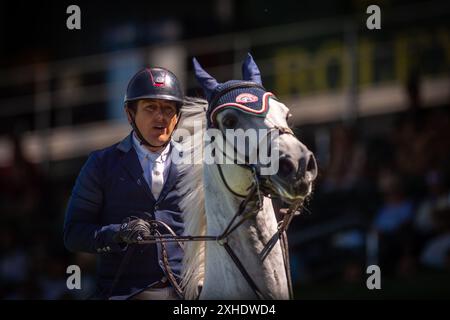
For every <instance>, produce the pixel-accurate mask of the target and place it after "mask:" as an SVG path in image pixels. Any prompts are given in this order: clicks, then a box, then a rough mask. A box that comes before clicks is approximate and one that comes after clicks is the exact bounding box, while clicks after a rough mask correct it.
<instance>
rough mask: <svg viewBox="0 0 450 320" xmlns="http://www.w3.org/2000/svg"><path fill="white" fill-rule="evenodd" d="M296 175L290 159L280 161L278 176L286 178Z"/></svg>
mask: <svg viewBox="0 0 450 320" xmlns="http://www.w3.org/2000/svg"><path fill="white" fill-rule="evenodd" d="M294 173H295V165H294V163H293V162H292V161H291V160H290V159H287V158H282V159H280V163H279V171H278V174H279V175H280V176H281V177H284V178H286V177H289V176H291V175H294Z"/></svg>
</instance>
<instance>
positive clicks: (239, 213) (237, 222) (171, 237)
mask: <svg viewBox="0 0 450 320" xmlns="http://www.w3.org/2000/svg"><path fill="white" fill-rule="evenodd" d="M274 131H277V132H278V133H279V134H280V135H281V134H291V135H294V133H293V131H292V130H291V129H290V128H289V127H281V126H275V125H274V126H273V127H271V128H269V130H268V132H267V136H268V135H269V134H271V132H274ZM267 136H266V138H267ZM222 152H223V151H222ZM238 165H239V166H241V167H243V168H246V169H248V170H250V171H251V175H252V184H251V185H250V187H249V188H248V189H247V190H248V194H247V195H241V194H239V193H238V192H236V191H235V190H233V189H232V188H231V187H230V186H229V184H228V183H227V181H226V179H225V177H224V175H223V172H222V169H221V167H220V164H216V166H217V168H218V171H219V173H220V176H221V179H222V181H223V183H224V185H225V186H226V188H227V189H228V190H229V191H230V192H231V193H232V194H233V195H235V196H237V197H241V198H243V200H242V201H241V202H240V204H239V207H238V209H237V210H236V212H235V214H234V215H233V217H232V218H231V220H230V221H229V223H228V224H227V226H226V227H225V229H224V231H223V232H222V233H221V234H219V235H194V236H192V235H176V234H175V232H174V231H173V230H172V229H171V228H170V226H168V225H167V224H165V223H164V222H162V221H158V220H147V221H148V222H149V224H150V228H151V236H148V237H145V238H144V239H143V240H142V241H140V242H139V243H138V244H158V243H159V244H160V247H161V256H162V258H163V259H162V265H161V267H162V268H163V269H164V270H165V271H166V275H167V278H168V280H169V281H170V283H171V284H172V286H173V287H174V289H175V291H176V292H177V294H178V295H179V296H180V298H183V290H182V288H181V286H180V285H179V284H178V282H177V280H176V278H175V275H174V273H173V272H172V270H171V268H170V266H169V261H168V256H167V249H166V243H171V242H176V243H178V245H179V246H180V247H181V248H183V247H184V242H190V241H215V242H217V243H218V244H219V245H220V246H222V247H223V248H224V249H225V251H226V252H227V254H228V255H229V256H230V258H231V259H232V261H233V262H234V264H235V265H236V267H237V268H238V269H239V271H240V273H241V274H242V276H243V277H244V279H245V280H246V282H247V283H248V285H249V286H250V288H251V289H252V290H253V292H254V293H255V295H256V296H257V297H258V298H259V299H269V298H270V297H267V296H266V295H265V294H264V293H263V292H261V290H260V289H259V288H258V286H257V284H256V283H255V281H254V280H253V279H252V277H251V276H250V274H249V273H248V271H247V270H246V268H245V267H244V265H243V263H242V262H241V260H240V259H239V258H238V256H237V255H236V253H235V252H234V250H233V249H232V248H231V246H230V245H229V244H228V237H229V236H230V235H231V234H232V233H233V232H234V231H235V230H236V229H237V228H238V227H239V226H241V225H242V224H243V223H244V222H246V221H247V220H249V219H250V218H252V217H256V215H257V214H258V212H259V211H261V209H262V208H263V198H264V196H265V195H267V196H270V195H268V194H265V193H264V192H263V191H262V190H261V186H260V182H261V176H260V174H259V173H258V171H257V168H256V166H254V165H252V164H249V163H244V164H238ZM249 203H255V205H254V207H252V208H250V209H248V208H247V207H248V205H249ZM302 204H303V198H300V199H299V200H296V201H294V202H292V203H291V204H290V207H289V208H288V210H287V211H286V213H285V214H284V215H283V218H282V219H281V220H280V221H279V222H278V226H277V231H276V232H275V233H274V234H273V235H272V237H271V238H270V240H269V241H268V242H267V244H266V245H265V246H264V248H263V250H262V251H261V252H260V254H259V258H260V260H261V261H264V260H265V258H266V257H267V256H268V255H269V253H270V252H271V250H272V249H273V247H274V246H275V245H276V243H277V241H278V240H280V239H281V242H280V244H281V250H282V255H283V261H284V267H285V272H286V277H287V282H288V289H289V297H290V299H292V298H293V288H292V279H291V272H290V267H289V252H288V241H287V234H286V232H287V229H288V227H289V225H290V223H291V221H292V218H293V217H294V216H295V215H296V213H297V211H298V209H299V208H300V206H301V205H302ZM158 227H161V228H163V229H165V230H167V232H168V233H167V234H163V233H161V232H160V231H159V230H158ZM126 257H127V256H125V258H124V260H126ZM121 267H122V265H121V266H120V267H119V271H118V272H117V274H116V276H115V280H114V284H115V283H116V282H117V280H118V277H120V274H121V269H122V268H121ZM111 291H112V290H111Z"/></svg>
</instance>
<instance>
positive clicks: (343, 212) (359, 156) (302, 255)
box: [291, 95, 450, 283]
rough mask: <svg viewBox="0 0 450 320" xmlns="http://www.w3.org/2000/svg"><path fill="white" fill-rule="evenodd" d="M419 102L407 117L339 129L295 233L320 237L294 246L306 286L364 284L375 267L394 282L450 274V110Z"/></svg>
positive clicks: (403, 114)
mask: <svg viewBox="0 0 450 320" xmlns="http://www.w3.org/2000/svg"><path fill="white" fill-rule="evenodd" d="M411 97H412V99H411V101H412V103H411V106H410V108H409V109H408V110H407V111H405V112H401V113H397V114H395V115H387V116H383V117H380V118H379V119H366V120H359V121H358V122H356V123H350V124H348V125H345V124H342V123H339V124H335V125H332V126H331V128H330V131H331V135H330V137H331V138H330V148H329V150H330V152H329V156H328V157H327V158H328V161H326V162H325V161H322V165H321V166H320V165H319V167H321V170H322V171H321V175H320V177H319V181H318V182H317V186H316V190H315V193H314V195H313V198H312V201H311V202H310V203H309V204H308V205H307V209H308V210H305V211H304V214H303V215H302V216H301V217H300V218H299V219H298V221H296V223H295V224H294V226H293V230H291V232H292V237H293V238H295V235H301V234H306V233H308V232H309V231H311V230H312V232H309V233H310V234H311V236H310V237H309V238H305V239H303V240H301V241H298V242H295V241H294V243H293V244H294V248H293V252H294V255H293V257H294V264H295V266H296V268H294V276H295V278H296V279H297V280H298V281H303V283H305V282H308V281H309V282H314V281H320V280H323V279H325V280H328V279H330V278H340V279H341V280H344V281H349V282H352V281H353V282H355V281H361V278H362V277H363V276H364V277H365V270H366V267H367V266H368V265H371V264H377V265H379V266H380V268H381V270H382V272H383V274H384V275H387V276H389V277H393V278H404V277H414V276H415V275H417V274H418V273H420V272H424V271H425V272H439V271H442V272H448V271H450V152H449V150H450V108H449V106H448V105H447V106H440V107H438V108H430V109H425V108H421V107H420V104H419V103H418V102H417V99H416V97H415V96H414V95H411ZM316 147H317V146H316ZM319 161H320V159H319ZM310 212H311V214H310ZM317 226H320V228H316V227H317Z"/></svg>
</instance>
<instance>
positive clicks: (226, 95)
mask: <svg viewBox="0 0 450 320" xmlns="http://www.w3.org/2000/svg"><path fill="white" fill-rule="evenodd" d="M193 63H194V69H195V75H196V77H197V80H198V82H199V83H200V85H201V86H202V88H203V90H204V92H205V95H206V99H207V100H208V105H209V107H208V110H207V112H206V115H207V120H208V127H215V117H216V115H217V113H218V111H220V110H222V109H223V108H236V109H238V110H240V111H243V112H246V113H251V114H253V115H256V116H262V117H264V116H265V115H266V113H267V110H268V98H269V97H270V96H272V94H271V93H269V92H267V91H266V89H264V87H263V86H262V82H261V75H260V72H259V69H258V67H257V65H256V63H255V62H254V61H253V58H252V56H251V55H250V54H248V55H247V59H246V60H245V61H244V63H243V65H242V73H243V78H244V81H242V80H229V81H227V82H224V83H218V82H217V80H216V79H214V78H213V77H212V76H210V75H209V74H208V73H207V72H206V71H205V70H203V68H202V67H201V66H200V64H199V63H198V61H197V60H196V59H195V58H194V60H193Z"/></svg>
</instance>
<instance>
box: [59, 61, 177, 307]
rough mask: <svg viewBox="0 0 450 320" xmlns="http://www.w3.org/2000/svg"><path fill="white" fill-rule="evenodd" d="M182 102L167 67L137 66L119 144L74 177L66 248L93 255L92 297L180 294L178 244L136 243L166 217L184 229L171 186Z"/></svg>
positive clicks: (96, 156)
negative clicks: (126, 132)
mask: <svg viewBox="0 0 450 320" xmlns="http://www.w3.org/2000/svg"><path fill="white" fill-rule="evenodd" d="M183 100H184V97H183V94H182V90H181V87H180V84H179V81H178V79H177V77H176V76H175V75H174V74H173V73H172V72H170V71H169V70H167V69H164V68H146V69H143V70H141V71H139V72H137V73H136V74H135V75H134V76H133V78H132V79H131V80H130V82H129V84H128V87H127V91H126V95H125V101H124V107H125V112H126V114H127V117H128V121H129V123H130V125H131V126H132V128H133V130H132V131H131V133H130V134H129V135H128V136H127V137H126V138H125V139H123V140H122V141H121V142H119V143H116V144H114V145H112V146H110V147H108V148H105V149H102V150H98V151H95V152H93V153H91V154H90V156H89V158H88V160H87V162H86V163H85V165H84V167H83V168H82V169H81V172H80V174H79V176H78V178H77V181H76V184H75V186H74V188H73V191H72V196H71V199H70V201H69V204H68V207H67V211H66V218H65V223H64V243H65V246H66V248H67V249H69V250H70V251H73V252H88V253H95V254H97V257H98V265H97V291H96V293H95V295H94V297H96V298H100V299H105V298H112V299H114V298H116V299H118V298H133V299H170V298H176V297H177V295H176V291H175V290H174V287H175V288H176V287H177V282H178V283H179V280H180V272H181V260H182V256H183V252H182V249H181V248H180V247H178V246H177V245H176V244H174V243H167V244H166V246H165V248H166V249H167V250H166V251H167V256H166V255H162V254H161V250H159V249H161V247H160V245H159V244H158V245H155V244H139V242H140V241H142V240H143V239H144V238H145V237H146V236H149V235H151V234H152V232H153V230H152V227H151V225H150V224H149V222H148V220H160V221H163V222H165V223H166V224H167V225H168V226H169V227H170V228H171V229H172V230H173V231H174V232H175V233H176V234H181V233H182V232H183V230H184V224H183V220H182V212H181V210H180V208H179V202H180V194H179V193H178V191H177V189H176V188H175V185H176V183H177V181H178V180H179V179H180V178H181V175H180V173H179V172H178V170H177V166H176V164H175V163H174V162H172V161H171V154H172V153H173V152H179V151H177V150H178V149H177V146H176V144H175V142H173V141H172V140H171V135H172V132H173V130H174V128H175V127H176V124H177V121H178V118H179V114H180V108H181V106H182V104H183ZM158 231H160V232H161V233H167V232H164V231H161V230H158ZM165 258H167V259H165ZM165 262H166V263H165Z"/></svg>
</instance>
